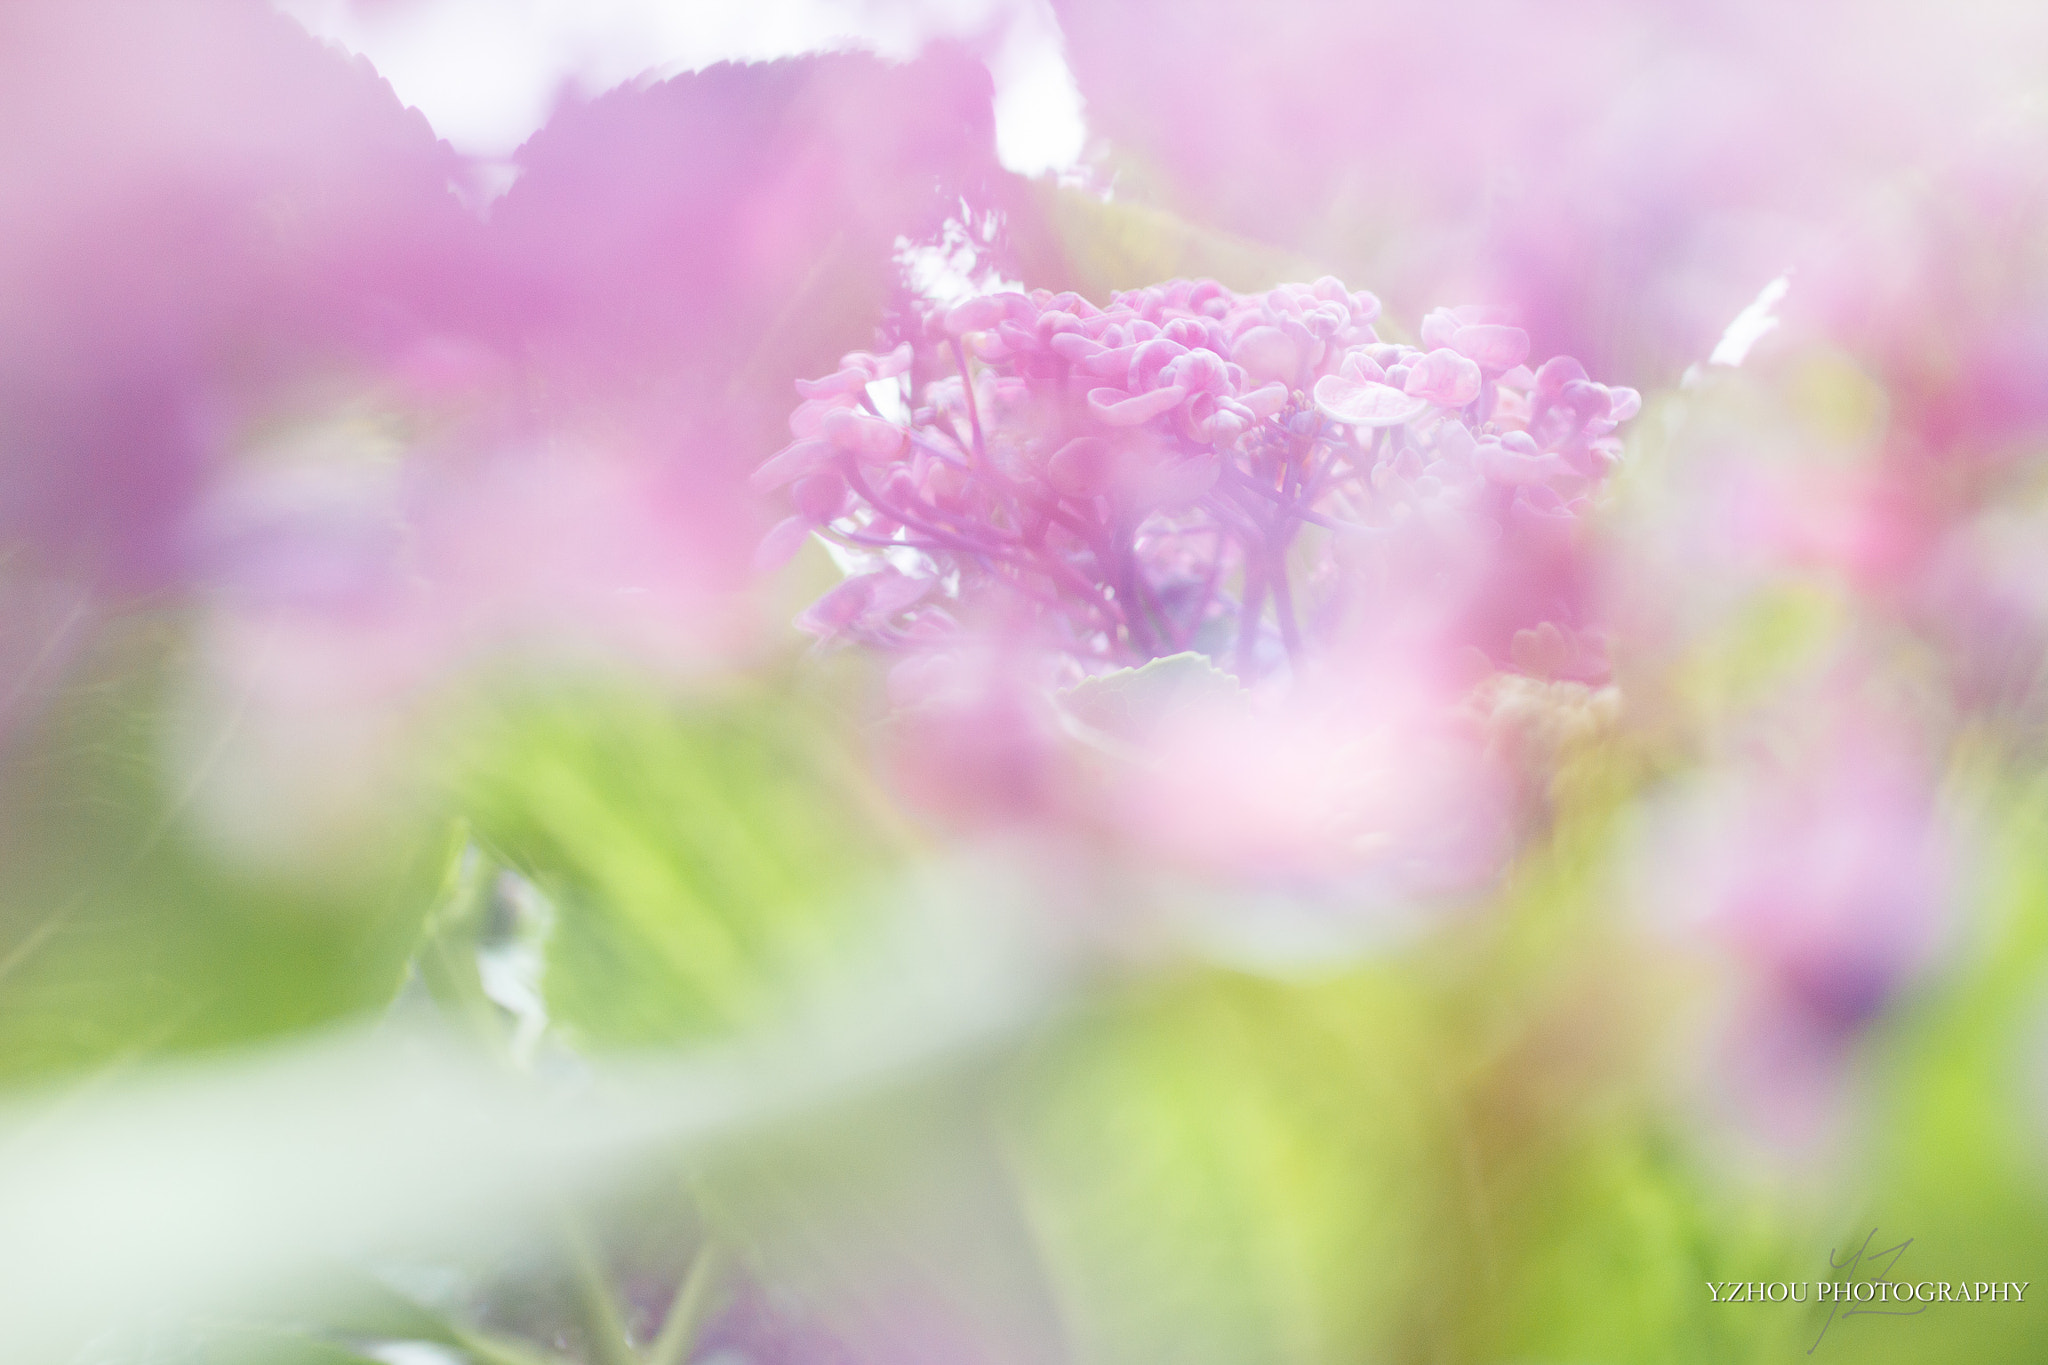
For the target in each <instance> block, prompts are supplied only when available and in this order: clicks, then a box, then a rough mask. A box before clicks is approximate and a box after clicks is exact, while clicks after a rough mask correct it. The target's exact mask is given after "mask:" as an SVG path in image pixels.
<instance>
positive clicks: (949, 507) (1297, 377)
mask: <svg viewBox="0 0 2048 1365" xmlns="http://www.w3.org/2000/svg"><path fill="white" fill-rule="evenodd" d="M1379 314H1380V305H1379V301H1378V300H1377V299H1376V298H1374V297H1373V295H1371V294H1369V293H1365V292H1362V291H1359V292H1354V291H1351V290H1349V289H1347V288H1345V286H1344V285H1343V284H1342V283H1341V282H1340V281H1338V280H1335V279H1332V278H1328V277H1326V278H1323V279H1320V280H1317V281H1316V282H1315V283H1314V284H1307V285H1303V284H1289V285H1282V286H1280V287H1278V288H1275V289H1272V290H1270V291H1267V292H1265V293H1257V294H1239V293H1234V292H1232V291H1231V290H1229V289H1226V288H1224V287H1223V286H1222V285H1220V284H1217V283H1216V282H1215V281H1213V280H1174V281H1170V282H1168V283H1166V284H1161V285H1155V286H1152V287H1149V288H1145V289H1138V290H1133V291H1129V292H1126V293H1122V294H1118V295H1116V296H1115V297H1114V298H1113V299H1112V300H1111V301H1110V303H1109V304H1108V306H1107V307H1097V306H1095V305H1094V304H1092V303H1090V302H1089V301H1087V300H1086V299H1083V298H1081V297H1079V296H1078V295H1075V294H1072V293H1062V294H1054V293H1050V292H1048V291H1045V290H1036V291H1032V292H1030V293H1015V292H1013V293H999V294H991V295H985V296H981V297H976V298H973V299H969V300H968V301H966V302H964V303H961V304H959V305H958V306H956V307H954V308H952V309H951V310H950V311H947V312H946V313H944V314H943V316H939V317H934V318H931V319H929V320H928V322H927V323H926V325H925V327H924V329H923V334H922V335H921V336H920V337H918V338H916V339H914V340H910V341H905V342H904V343H903V344H902V345H900V346H898V347H897V348H896V349H895V350H894V351H893V352H891V353H890V354H888V355H871V354H866V353H855V354H852V355H849V356H847V357H846V358H845V359H844V361H843V362H842V363H841V367H840V369H839V370H837V371H836V372H835V373H833V374H830V375H827V376H825V377H824V378H821V379H817V380H811V381H799V383H798V386H797V387H798V392H799V393H800V394H801V395H802V397H803V399H804V401H803V403H802V404H801V405H800V406H799V407H798V408H797V409H796V411H795V413H794V414H793V415H792V417H791V419H790V429H791V432H792V434H793V435H794V437H795V440H793V441H792V442H791V443H790V444H789V445H788V446H785V447H784V448H783V449H782V450H780V451H778V452H777V453H776V454H775V455H774V456H773V457H772V458H770V459H769V460H768V461H767V462H766V463H765V464H763V465H762V466H761V467H760V469H759V470H758V471H757V472H756V474H755V476H754V483H755V487H756V488H757V490H760V491H764V492H765V491H769V490H773V489H776V488H781V487H784V486H790V487H792V491H793V501H794V503H795V513H794V515H792V516H791V517H789V518H788V519H787V520H785V521H784V522H782V523H781V524H780V525H778V526H777V527H776V528H775V530H774V531H773V532H771V534H770V536H769V539H768V541H767V542H766V543H765V544H764V546H763V554H764V558H766V559H768V560H770V561H774V560H779V559H780V558H783V557H786V556H787V555H788V554H792V553H794V552H795V550H796V548H798V547H799V546H800V545H801V544H802V542H803V540H804V538H805V537H806V536H807V535H809V534H811V533H813V532H816V533H819V534H821V535H823V536H824V537H825V538H826V539H827V540H828V541H831V542H834V543H836V544H837V545H838V546H839V547H841V548H842V550H843V551H844V552H846V553H847V554H849V555H850V556H851V558H850V560H849V561H848V562H851V563H852V564H853V565H854V566H855V569H856V571H855V572H854V573H853V574H852V575H851V576H850V577H848V578H847V580H846V581H845V582H843V583H841V584H840V585H838V586H837V587H835V588H834V589H833V590H832V591H830V592H828V593H827V594H826V595H825V596H824V597H823V598H821V599H820V600H819V601H818V602H816V603H815V604H813V605H812V606H811V607H810V608H809V610H807V611H806V612H805V613H804V615H803V616H802V617H801V618H800V624H801V625H802V626H803V627H804V628H805V629H807V630H809V631H811V632H813V633H815V634H817V635H820V636H823V637H828V638H836V637H844V638H849V639H853V640H858V641H861V642H864V643H867V644H871V645H877V646H881V647H885V648H895V649H903V648H915V647H916V646H917V645H918V644H919V643H920V642H923V641H928V640H932V639H935V638H940V637H945V636H948V635H951V634H952V633H954V632H955V631H956V630H958V629H959V628H960V627H961V626H962V625H963V624H964V623H965V622H967V621H968V620H970V619H972V620H974V621H976V622H978V623H981V624H997V625H1000V626H1003V627H1005V628H1010V629H1014V628H1018V627H1019V626H1023V625H1029V626H1031V627H1035V628H1036V629H1038V630H1040V631H1043V632H1044V633H1045V635H1046V636H1048V637H1049V638H1050V642H1051V643H1052V644H1053V645H1054V646H1055V647H1056V648H1057V649H1058V650H1060V651H1061V652H1062V653H1064V655H1065V656H1066V657H1067V658H1068V659H1070V660H1072V661H1074V662H1075V663H1076V664H1078V665H1079V666H1080V668H1081V669H1082V671H1098V670H1100V669H1102V668H1105V667H1118V666H1125V665H1130V664H1134V663H1141V662H1143V661H1144V660H1146V659H1150V658H1155V657H1159V656H1162V655H1167V654H1172V653H1177V652H1180V651H1184V650H1197V651H1200V652H1203V653H1206V654H1209V655H1211V656H1212V657H1215V658H1218V659H1225V660H1229V661H1231V663H1232V666H1233V667H1234V668H1235V670H1236V671H1237V672H1238V673H1239V674H1240V675H1241V676H1255V675H1260V674H1264V673H1267V672H1270V671H1272V670H1273V669H1274V668H1276V667H1277V666H1279V665H1280V664H1281V662H1282V661H1284V660H1290V659H1298V658H1299V656H1300V654H1301V652H1302V651H1303V649H1304V648H1305V647H1306V646H1307V645H1308V644H1310V643H1312V642H1313V641H1314V640H1315V639H1317V638H1323V637H1328V636H1330V635H1331V634H1333V633H1335V632H1338V631H1341V630H1343V629H1344V628H1345V627H1346V623H1347V622H1355V621H1356V620H1357V619H1358V617H1359V615H1360V611H1361V609H1362V608H1363V609H1365V610H1366V614H1368V615H1370V614H1371V612H1370V608H1371V606H1372V599H1373V597H1374V595H1375V594H1378V595H1380V596H1382V597H1384V596H1385V595H1386V594H1388V593H1390V592H1408V591H1411V590H1413V589H1415V588H1416V587H1418V586H1419V585H1432V586H1431V587H1430V588H1429V590H1430V591H1434V592H1437V593H1438V594H1439V595H1442V594H1444V593H1449V594H1450V596H1451V597H1453V598H1456V597H1459V595H1460V594H1462V595H1463V597H1465V598H1469V597H1471V596H1473V595H1474V594H1475V593H1477V592H1479V590H1480V589H1479V585H1480V583H1481V582H1483V581H1484V580H1486V579H1488V578H1497V577H1499V575H1500V574H1501V573H1503V572H1512V573H1513V574H1514V576H1516V577H1518V578H1521V579H1524V580H1526V579H1528V578H1529V577H1530V576H1531V575H1530V572H1529V566H1530V565H1531V564H1536V563H1539V562H1543V561H1545V556H1546V554H1547V553H1548V552H1549V551H1551V550H1554V549H1555V548H1556V547H1558V546H1560V545H1562V544H1564V543H1565V542H1567V541H1568V540H1569V539H1570V536H1571V526H1572V523H1573V521H1574V520H1575V518H1577V517H1578V516H1579V514H1580V513H1581V512H1582V511H1583V510H1584V508H1585V507H1586V505H1587V501H1588V498H1589V497H1590V496H1591V495H1592V494H1593V493H1594V492H1595V491H1596V490H1597V489H1598V487H1599V486H1600V484H1601V482H1602V481H1603V479H1604V478H1605V477H1606V475H1607V473H1608V471H1609V470H1610V468H1611V467H1612V466H1613V464H1614V463H1615V461H1616V459H1617V458H1618V455H1619V450H1620V446H1619V442H1618V440H1617V438H1616V437H1615V435H1614V432H1615V429H1616V427H1617V426H1618V425H1619V424H1620V423H1621V422H1624V421H1626V420H1627V419H1628V418H1629V417H1631V416H1633V415H1634V414H1635V412H1636V411H1637V409H1638V408H1639V406H1640V399H1639V397H1638V395H1637V394H1636V393H1635V391H1634V390H1631V389H1626V388H1619V387H1609V386H1606V385H1602V384H1597V383H1594V382H1592V381H1591V380H1589V379H1588V377H1587V375H1586V372H1585V369H1584V368H1583V367H1582V366H1580V365H1579V364H1578V362H1576V361H1574V360H1572V359H1570V358H1567V357H1558V358H1556V359H1553V360H1550V361H1547V362H1546V363H1544V364H1543V365H1541V366H1540V367H1539V368H1536V369H1533V370H1532V369H1531V368H1530V367H1529V365H1528V364H1527V363H1526V361H1527V358H1528V352H1529V338H1528V336H1527V334H1526V333H1524V332H1523V331H1521V330H1520V329H1519V328H1516V327H1512V326H1509V325H1507V324H1506V323H1505V322H1504V321H1503V320H1502V319H1501V318H1500V317H1499V316H1498V315H1496V314H1494V313H1492V312H1490V311H1489V310H1485V309H1478V308H1459V309H1439V310H1437V311H1435V312H1433V313H1431V314H1430V315H1429V316H1428V317H1426V318H1425V319H1424V321H1423V324H1422V329H1421V330H1422V343H1423V344H1422V345H1421V346H1420V347H1417V346H1411V345H1406V344H1403V343H1400V342H1396V341H1391V340H1387V339H1383V338H1382V337H1381V335H1380V334H1379V333H1378V332H1377V331H1376V330H1375V328H1374V323H1375V322H1376V321H1377V319H1378V318H1379ZM1535 576H1536V577H1539V578H1540V577H1541V576H1542V571H1541V569H1540V568H1539V569H1538V570H1537V571H1536V574H1535ZM1446 584H1449V585H1451V586H1450V587H1449V588H1446V587H1445V585H1446ZM1528 586H1529V585H1528V583H1527V582H1523V583H1521V584H1520V585H1519V588H1518V591H1521V592H1522V593H1523V595H1524V596H1528ZM1551 596H1552V597H1553V598H1555V597H1556V594H1551ZM1461 600H1462V599H1461ZM1531 600H1534V601H1536V602H1537V606H1536V607H1535V608H1534V609H1533V614H1530V613H1524V614H1523V617H1522V618H1521V619H1518V620H1515V621H1513V622H1512V623H1511V626H1512V630H1511V631H1510V632H1509V634H1510V635H1511V636H1512V635H1513V634H1515V633H1517V632H1518V633H1519V634H1520V635H1521V636H1522V637H1524V638H1522V639H1521V640H1520V641H1519V644H1520V645H1528V644H1531V643H1532V642H1533V643H1535V644H1536V645H1538V646H1540V648H1539V649H1538V651H1537V652H1538V653H1541V654H1544V655H1545V656H1546V657H1545V660H1544V667H1543V671H1547V672H1549V673H1552V674H1554V675H1557V676H1592V675H1594V674H1596V673H1597V671H1598V665H1597V664H1591V665H1589V664H1587V663H1585V662H1584V661H1583V660H1579V659H1577V657H1576V655H1575V651H1576V650H1578V647H1579V646H1578V641H1577V637H1576V636H1575V635H1573V633H1572V626H1573V623H1572V622H1571V621H1569V620H1559V619H1556V618H1557V617H1558V616H1560V615H1566V616H1568V615H1569V612H1568V611H1566V610H1562V609H1557V608H1556V603H1555V602H1554V601H1545V600H1544V593H1543V592H1542V591H1541V590H1539V591H1538V592H1536V593H1535V594H1534V597H1533V598H1532V599H1531ZM1440 605H1441V606H1442V607H1443V609H1444V610H1445V611H1447V612H1451V613H1455V612H1457V611H1458V610H1461V609H1462V607H1461V601H1453V600H1449V599H1448V598H1447V599H1446V600H1445V601H1444V602H1443V603H1441V604H1440ZM1473 643H1477V644H1479V645H1480V646H1481V647H1482V648H1483V649H1485V650H1486V651H1487V652H1488V653H1489V654H1490V655H1492V656H1494V657H1495V658H1496V660H1497V661H1500V662H1505V661H1506V657H1507V656H1508V655H1509V654H1510V652H1511V651H1510V650H1509V649H1508V647H1507V646H1508V644H1509V639H1508V638H1505V637H1504V638H1501V639H1498V640H1475V641H1473ZM1515 652H1523V653H1525V652H1526V651H1523V650H1519V649H1518V650H1517V651H1515Z"/></svg>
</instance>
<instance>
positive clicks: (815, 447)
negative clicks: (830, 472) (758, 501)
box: [747, 438, 832, 493]
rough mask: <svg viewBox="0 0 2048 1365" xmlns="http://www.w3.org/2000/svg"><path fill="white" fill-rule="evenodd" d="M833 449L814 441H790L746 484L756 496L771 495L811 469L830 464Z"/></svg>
mask: <svg viewBox="0 0 2048 1365" xmlns="http://www.w3.org/2000/svg"><path fill="white" fill-rule="evenodd" d="M831 459H832V447H831V445H830V444H828V443H827V442H824V441H820V440H817V439H815V438H811V439H806V440H802V441H791V442H790V443H789V444H788V445H786V446H784V447H783V448H782V449H780V450H778V451H776V452H775V453H774V454H773V455H770V456H769V457H768V461H767V463H765V464H763V465H762V466H761V467H760V468H759V469H757V470H755V471H754V473H753V476H752V477H751V478H749V479H748V480H747V483H748V485H749V486H750V487H752V488H753V490H754V491H755V492H756V493H768V492H773V491H774V490H775V489H777V488H780V487H782V485H784V484H786V483H788V482H790V481H791V480H792V479H801V478H802V477H803V476H804V475H806V474H809V473H811V472H812V471H813V470H816V469H819V468H822V467H823V466H824V465H826V464H828V463H830V462H831Z"/></svg>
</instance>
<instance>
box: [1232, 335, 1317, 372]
mask: <svg viewBox="0 0 2048 1365" xmlns="http://www.w3.org/2000/svg"><path fill="white" fill-rule="evenodd" d="M1230 357H1231V359H1233V360H1235V361H1236V362H1237V363H1238V364H1240V365H1242V366H1244V371H1245V373H1246V374H1247V375H1249V376H1250V377H1251V378H1252V379H1254V380H1256V381H1258V382H1259V383H1261V384H1263V383H1267V382H1269V381H1273V382H1281V383H1292V382H1293V380H1294V377H1295V374H1296V373H1297V372H1298V371H1299V370H1300V369H1301V347H1300V346H1299V345H1297V344H1296V343H1295V340H1294V338H1293V337H1290V336H1288V335H1287V333H1285V332H1283V331H1281V330H1280V329H1279V328H1278V327H1254V328H1252V329H1251V330H1249V331H1247V332H1246V333H1245V334H1244V335H1243V336H1241V337H1239V338H1238V339H1237V344H1236V345H1234V346H1232V347H1231V349H1230Z"/></svg>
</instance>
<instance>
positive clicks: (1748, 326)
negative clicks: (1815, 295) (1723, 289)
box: [1707, 270, 1792, 367]
mask: <svg viewBox="0 0 2048 1365" xmlns="http://www.w3.org/2000/svg"><path fill="white" fill-rule="evenodd" d="M1791 292H1792V272H1791V271H1789V270H1788V271H1786V272H1785V273H1784V274H1782V275H1780V276H1778V278H1776V279H1775V280H1772V281H1771V282H1770V283H1769V284H1767V285H1765V286H1764V287H1763V288H1762V289H1761V290H1760V291H1758V293H1757V296H1756V297H1755V298H1754V299H1752V300H1751V301H1750V305H1749V307H1747V308H1745V309H1743V310H1742V311H1741V312H1740V313H1737V314H1736V315H1735V321H1733V322H1731V323H1729V324H1728V330H1727V331H1725V332H1723V333H1721V339H1720V341H1718V342H1716V343H1715V345H1714V353H1713V354H1712V355H1710V356H1708V357H1707V363H1708V364H1710V365H1728V366H1731V367H1732V366H1736V365H1740V364H1741V363H1742V362H1743V361H1745V360H1747V359H1748V358H1749V352H1750V348H1751V347H1753V346H1755V345H1756V344H1757V343H1758V342H1759V341H1762V340H1763V339H1764V338H1765V337H1766V336H1768V335H1769V334H1770V333H1771V332H1772V331H1774V330H1775V329H1776V328H1777V326H1778V317H1777V310H1778V305H1779V304H1780V303H1783V302H1784V301H1785V295H1787V294H1789V293H1791Z"/></svg>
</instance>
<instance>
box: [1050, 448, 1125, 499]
mask: <svg viewBox="0 0 2048 1365" xmlns="http://www.w3.org/2000/svg"><path fill="white" fill-rule="evenodd" d="M1112 454H1113V451H1112V449H1111V447H1110V444H1109V442H1107V441H1105V440H1103V439H1102V438H1101V437H1100V436H1077V437H1075V438H1074V439H1073V440H1071V441H1069V442H1067V443H1066V444H1065V445H1063V446H1061V447H1060V448H1059V449H1058V450H1057V451H1055V452H1053V457H1052V458H1051V459H1050V460H1048V461H1046V465H1045V477H1046V482H1048V483H1050V484H1051V485H1052V486H1053V487H1054V488H1056V489H1058V490H1059V491H1060V492H1061V493H1063V494H1065V495H1066V496H1067V497H1070V498H1092V497H1094V496H1096V495H1097V494H1099V493H1101V492H1102V491H1103V490H1105V489H1107V488H1108V487H1109V475H1110V462H1111V456H1112Z"/></svg>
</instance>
